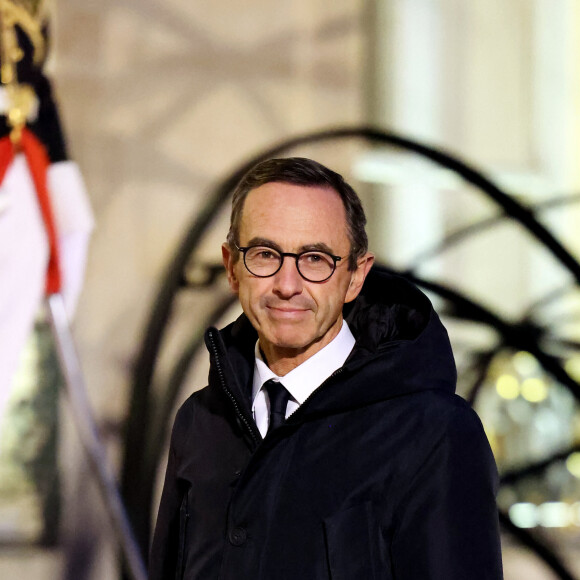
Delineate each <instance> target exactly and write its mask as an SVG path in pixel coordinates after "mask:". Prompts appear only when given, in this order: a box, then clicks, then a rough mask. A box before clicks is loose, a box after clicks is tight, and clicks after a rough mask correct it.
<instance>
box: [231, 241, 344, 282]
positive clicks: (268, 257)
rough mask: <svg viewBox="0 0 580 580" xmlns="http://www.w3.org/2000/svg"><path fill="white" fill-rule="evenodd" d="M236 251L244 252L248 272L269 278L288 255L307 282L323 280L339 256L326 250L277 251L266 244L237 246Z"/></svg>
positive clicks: (328, 275) (334, 265) (338, 259)
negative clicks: (294, 261)
mask: <svg viewBox="0 0 580 580" xmlns="http://www.w3.org/2000/svg"><path fill="white" fill-rule="evenodd" d="M236 248H237V250H238V251H240V252H242V254H244V266H246V269H247V270H248V272H250V274H253V275H254V276H257V277H258V278H269V277H270V276H273V275H274V274H276V273H277V272H278V271H279V270H280V268H282V264H283V263H284V258H285V257H286V256H290V257H291V258H294V259H295V260H296V269H297V270H298V273H299V274H300V276H302V278H304V280H306V281H308V282H325V281H326V280H328V279H329V278H330V277H331V276H332V275H333V274H334V271H335V270H336V263H337V262H340V260H342V258H341V257H340V256H333V255H332V254H329V253H327V252H321V251H318V250H307V251H305V252H300V253H299V254H293V253H291V252H279V251H278V250H274V248H270V247H268V246H245V247H242V248H240V247H238V246H237V245H236Z"/></svg>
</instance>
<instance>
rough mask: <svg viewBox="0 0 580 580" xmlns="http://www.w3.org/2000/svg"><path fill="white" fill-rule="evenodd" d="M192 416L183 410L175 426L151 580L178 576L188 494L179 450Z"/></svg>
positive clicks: (153, 550)
mask: <svg viewBox="0 0 580 580" xmlns="http://www.w3.org/2000/svg"><path fill="white" fill-rule="evenodd" d="M189 416H190V414H189V413H187V409H186V408H185V407H182V408H181V409H180V410H179V412H178V414H177V417H176V419H175V423H174V425H173V430H172V433H171V444H170V448H169V457H168V461H167V469H166V471H165V482H164V484H163V492H162V494H161V502H160V504H159V512H158V515H157V523H156V525H155V533H154V535H153V543H152V545H151V551H150V554H149V575H148V580H168V579H170V578H175V575H176V566H177V560H178V547H179V524H180V521H179V520H180V507H181V502H182V499H183V494H184V490H183V486H182V485H181V484H180V480H179V477H178V466H179V457H180V453H179V447H180V442H182V441H183V439H184V437H185V431H186V423H187V420H186V417H187V418H189Z"/></svg>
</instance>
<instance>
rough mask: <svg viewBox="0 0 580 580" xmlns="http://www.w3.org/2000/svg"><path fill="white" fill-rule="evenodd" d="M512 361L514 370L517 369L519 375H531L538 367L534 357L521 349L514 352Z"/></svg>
mask: <svg viewBox="0 0 580 580" xmlns="http://www.w3.org/2000/svg"><path fill="white" fill-rule="evenodd" d="M512 362H513V364H514V367H515V369H516V371H518V373H520V375H533V374H534V373H536V372H538V370H539V368H540V365H539V363H538V361H537V360H536V357H535V356H534V355H533V354H531V353H529V352H527V351H525V350H521V351H520V352H517V353H516V354H514V356H513V358H512Z"/></svg>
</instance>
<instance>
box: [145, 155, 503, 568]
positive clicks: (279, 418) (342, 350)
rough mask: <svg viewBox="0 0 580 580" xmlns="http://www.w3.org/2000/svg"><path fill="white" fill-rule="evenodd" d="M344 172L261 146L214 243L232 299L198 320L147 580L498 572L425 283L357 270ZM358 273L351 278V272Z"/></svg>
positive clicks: (489, 517) (485, 503)
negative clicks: (203, 348) (204, 360)
mask: <svg viewBox="0 0 580 580" xmlns="http://www.w3.org/2000/svg"><path fill="white" fill-rule="evenodd" d="M365 221H366V220H365V216H364V212H363V209H362V206H361V204H360V200H359V199H358V197H357V196H356V194H355V192H354V191H353V190H352V188H351V187H350V186H349V185H348V184H346V183H345V182H344V180H343V179H342V177H341V176H340V175H338V174H336V173H334V172H332V171H330V170H329V169H327V168H325V167H323V166H321V165H320V164H318V163H315V162H314V161H310V160H307V159H301V158H292V159H273V160H269V161H266V162H264V163H261V164H259V165H258V166H256V167H255V168H254V169H252V170H251V171H250V172H249V173H248V174H247V175H246V176H245V177H244V178H243V179H242V181H241V183H240V184H239V185H238V187H237V189H236V191H235V192H234V198H233V208H232V221H231V228H230V232H229V234H228V241H227V243H226V244H224V245H223V260H224V265H225V268H226V270H227V275H228V280H229V283H230V286H231V288H232V290H233V291H234V292H236V293H237V294H238V296H239V299H240V303H241V305H242V308H243V311H244V314H243V315H242V316H241V317H240V318H239V319H238V320H237V321H236V322H234V323H233V324H231V325H230V326H228V327H227V328H226V329H224V330H223V331H221V332H220V331H217V330H216V329H213V328H210V329H209V330H208V332H207V334H206V344H207V346H208V349H209V352H210V357H211V369H210V375H209V386H208V387H207V388H205V389H202V390H201V391H198V392H196V393H195V394H194V395H192V397H190V399H189V400H188V401H187V402H186V403H185V404H184V405H183V407H182V408H181V409H180V411H179V413H178V416H177V418H176V421H175V425H174V429H173V434H172V441H171V449H170V455H169V462H168V466H167V474H166V479H165V486H164V490H163V495H162V499H161V505H160V508H159V516H158V521H157V527H156V531H155V537H154V540H153V546H152V552H151V570H150V579H151V580H161V579H164V580H167V579H170V578H171V579H173V578H179V579H181V578H185V579H188V580H194V579H196V580H211V579H218V578H219V579H221V580H230V579H236V580H318V579H325V580H326V579H329V578H330V579H332V580H336V579H340V580H359V579H360V580H371V579H379V578H380V579H386V580H387V579H388V580H411V579H413V580H430V579H433V580H435V579H437V580H474V579H475V580H483V579H486V580H497V579H499V578H501V576H502V572H501V557H500V548H499V540H498V531H497V513H496V508H495V490H496V479H497V474H496V470H495V464H494V461H493V458H492V455H491V452H490V449H489V446H488V444H487V440H486V439H485V435H484V433H483V429H482V427H481V424H480V422H479V419H478V418H477V416H476V415H475V413H474V412H473V411H472V410H471V409H470V408H469V406H468V405H467V404H466V403H465V402H464V401H463V400H462V399H460V398H459V397H458V396H456V395H455V394H454V389H455V378H456V377H455V365H454V362H453V357H452V354H451V349H450V345H449V341H448V338H447V333H446V332H445V329H444V328H443V326H442V325H441V323H440V322H439V319H438V317H437V315H436V314H435V312H434V311H433V309H432V307H431V305H430V303H429V301H428V300H427V298H426V297H425V296H424V295H423V294H422V293H420V292H419V291H418V290H417V289H416V288H415V287H413V286H411V285H410V284H409V283H407V282H405V281H404V280H402V279H400V278H398V277H394V276H390V275H387V274H386V273H382V272H380V271H376V272H375V271H371V266H372V264H373V256H372V254H370V253H368V251H367V238H366V234H365V230H364V225H365ZM363 284H364V285H363Z"/></svg>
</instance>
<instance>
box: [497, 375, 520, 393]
mask: <svg viewBox="0 0 580 580" xmlns="http://www.w3.org/2000/svg"><path fill="white" fill-rule="evenodd" d="M495 388H496V391H497V394H498V395H499V396H500V397H501V398H502V399H517V398H518V395H519V394H520V383H519V381H518V379H516V377H514V376H513V375H501V376H500V377H499V378H498V379H497V382H496V384H495Z"/></svg>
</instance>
